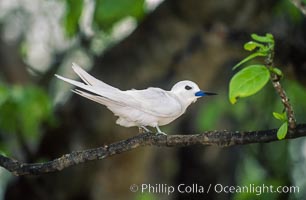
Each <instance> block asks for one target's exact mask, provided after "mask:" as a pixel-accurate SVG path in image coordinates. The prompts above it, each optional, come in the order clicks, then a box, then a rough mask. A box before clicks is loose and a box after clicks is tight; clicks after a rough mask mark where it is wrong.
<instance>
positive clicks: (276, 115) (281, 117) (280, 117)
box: [272, 112, 287, 121]
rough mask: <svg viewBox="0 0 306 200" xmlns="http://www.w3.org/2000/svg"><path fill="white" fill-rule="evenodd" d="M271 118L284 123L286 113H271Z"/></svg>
mask: <svg viewBox="0 0 306 200" xmlns="http://www.w3.org/2000/svg"><path fill="white" fill-rule="evenodd" d="M272 114H273V117H274V118H275V119H278V120H281V121H286V120H287V117H286V113H285V112H284V113H278V112H273V113H272Z"/></svg>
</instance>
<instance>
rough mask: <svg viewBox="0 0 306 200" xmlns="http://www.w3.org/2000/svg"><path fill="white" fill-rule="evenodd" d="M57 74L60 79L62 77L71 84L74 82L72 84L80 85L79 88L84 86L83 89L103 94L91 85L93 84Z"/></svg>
mask: <svg viewBox="0 0 306 200" xmlns="http://www.w3.org/2000/svg"><path fill="white" fill-rule="evenodd" d="M55 76H56V77H57V78H59V79H62V80H63V81H65V82H67V83H70V84H72V85H75V86H77V87H79V88H82V89H84V90H87V91H89V92H92V93H94V94H97V95H101V94H99V91H97V90H96V89H95V88H94V87H93V86H91V85H85V84H84V83H81V82H79V81H75V80H71V79H69V78H65V77H62V76H60V75H57V74H55Z"/></svg>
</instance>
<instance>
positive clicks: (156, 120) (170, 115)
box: [55, 63, 216, 135]
mask: <svg viewBox="0 0 306 200" xmlns="http://www.w3.org/2000/svg"><path fill="white" fill-rule="evenodd" d="M72 69H73V71H74V72H75V73H76V74H77V75H78V76H79V77H80V79H81V80H82V81H83V82H79V81H75V80H72V79H68V78H65V77H63V76H60V75H57V74H55V76H56V77H57V78H59V79H61V80H63V81H65V82H67V83H69V84H72V85H74V86H76V87H77V88H76V89H73V90H72V91H73V92H74V93H76V94H78V95H81V96H83V97H85V98H87V99H90V100H92V101H95V102H97V103H99V104H102V105H104V106H106V107H107V108H108V109H109V110H110V111H112V112H113V114H114V115H115V116H117V117H118V119H117V121H116V123H117V124H118V125H121V126H124V127H138V128H139V129H143V130H145V131H146V132H151V131H150V130H149V129H148V128H147V127H148V126H149V127H153V128H156V129H157V133H156V134H162V135H166V133H164V132H162V131H161V129H160V126H164V125H167V124H169V123H171V122H172V121H174V120H175V119H177V118H178V117H180V116H181V115H182V114H184V113H185V111H186V109H187V108H188V107H189V105H190V104H192V103H195V102H196V101H197V99H198V98H200V97H203V96H209V95H216V93H213V92H204V91H202V90H200V88H199V86H198V85H197V84H196V83H194V82H192V81H189V80H183V81H179V82H177V83H176V84H175V85H174V86H173V87H172V88H171V90H170V91H167V90H163V89H161V88H157V87H149V88H147V89H142V90H136V89H131V90H125V91H123V90H120V89H118V88H116V87H113V86H111V85H109V84H106V83H104V82H103V81H100V80H98V79H96V78H95V77H93V76H92V75H90V74H89V73H87V72H86V71H85V70H84V69H82V68H81V67H80V66H79V65H77V64H75V63H73V64H72Z"/></svg>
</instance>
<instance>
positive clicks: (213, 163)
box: [0, 0, 306, 200]
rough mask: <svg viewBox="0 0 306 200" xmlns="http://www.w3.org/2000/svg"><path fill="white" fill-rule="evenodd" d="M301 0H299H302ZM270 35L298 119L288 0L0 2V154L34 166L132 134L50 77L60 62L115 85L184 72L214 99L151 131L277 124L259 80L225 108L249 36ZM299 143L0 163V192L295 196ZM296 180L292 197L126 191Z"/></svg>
mask: <svg viewBox="0 0 306 200" xmlns="http://www.w3.org/2000/svg"><path fill="white" fill-rule="evenodd" d="M303 2H304V3H306V2H305V0H304V1H303ZM267 32H270V33H272V34H273V35H274V36H275V39H276V55H275V57H276V58H275V59H276V65H277V66H278V67H279V68H281V69H282V70H283V72H284V74H285V79H284V80H283V81H282V84H283V86H284V88H285V89H286V92H287V94H288V96H289V97H290V101H291V102H292V105H293V107H294V110H295V114H296V119H297V122H298V123H303V122H306V115H305V111H306V101H305V100H306V90H305V86H306V79H305V74H306V73H305V72H306V59H305V52H306V20H305V16H304V15H302V14H301V12H300V11H299V10H298V9H297V8H296V7H295V6H294V5H293V4H292V3H291V2H290V1H289V0H278V1H277V0H259V1H258V0H250V1H242V0H230V1H219V0H218V1H214V0H208V1H202V0H190V1H187V0H164V1H163V0H116V1H113V0H48V1H46V0H26V1H24V0H1V1H0V152H1V154H3V155H7V156H10V157H13V158H16V159H18V160H21V161H24V162H42V161H47V160H50V159H54V158H57V157H59V156H61V155H62V154H65V153H69V152H71V151H74V150H82V149H87V148H94V147H98V146H101V145H104V144H109V143H112V142H115V141H118V140H123V139H126V138H129V137H131V136H133V135H136V134H138V129H137V128H124V127H120V126H117V125H116V124H115V120H116V118H115V117H114V116H113V114H112V113H111V112H109V111H108V110H107V109H106V108H104V107H103V106H101V105H98V104H96V103H94V102H90V101H89V100H86V99H84V98H82V97H79V96H77V95H73V94H72V93H71V92H70V89H71V87H70V85H68V84H65V83H63V82H62V81H60V80H57V79H55V77H54V74H55V73H57V74H61V75H63V76H67V77H70V78H76V76H75V75H74V74H73V72H72V70H71V63H72V62H75V63H78V64H79V65H80V66H82V67H84V68H85V69H86V70H88V71H89V72H90V73H91V74H92V75H94V76H95V77H97V78H98V79H101V80H103V81H105V82H106V83H109V84H111V85H114V86H116V87H118V88H120V89H130V88H137V89H142V88H146V87H148V86H155V87H162V88H164V89H170V88H171V87H172V85H173V84H174V83H176V82H177V81H179V80H184V79H189V80H193V81H195V82H197V83H198V85H199V86H200V87H201V88H202V89H203V90H207V91H214V92H217V93H218V94H219V95H218V96H214V97H207V98H204V99H201V100H199V101H197V103H196V104H194V105H192V106H191V107H190V108H189V109H188V111H187V113H186V114H185V115H184V116H182V117H181V118H180V119H178V120H176V121H175V122H173V123H171V124H170V125H167V126H164V127H162V130H163V131H165V132H166V133H168V134H196V133H201V132H202V131H205V130H223V129H227V130H262V129H270V128H276V127H279V125H280V124H279V122H278V121H277V120H275V119H274V118H273V116H272V112H273V111H277V112H282V110H283V107H282V104H281V102H280V99H279V98H278V96H277V94H276V93H275V91H274V89H273V88H272V86H271V85H269V84H268V86H266V87H265V88H264V90H263V91H261V92H260V93H258V94H256V95H255V96H252V97H250V98H248V99H241V100H239V101H238V103H237V104H236V105H231V104H230V103H229V101H228V85H229V80H230V78H231V77H232V76H233V74H234V72H233V71H232V67H233V66H234V65H235V64H236V63H237V62H238V61H239V60H241V59H242V58H243V57H245V56H246V53H245V52H244V51H243V48H242V45H243V44H244V43H245V42H247V41H248V40H249V39H250V37H249V35H250V34H251V33H258V34H264V33H267ZM305 158H306V140H305V139H304V138H298V139H294V140H290V141H289V140H286V141H278V142H273V143H268V144H252V145H245V146H235V147H229V148H219V147H203V146H193V147H184V148H179V147H178V148H158V147H142V148H138V149H136V150H133V151H131V152H127V153H124V154H122V155H116V156H114V157H111V158H108V159H105V160H102V161H94V162H91V163H86V164H82V165H79V166H76V167H72V168H68V169H65V170H64V171H62V172H58V173H54V174H48V175H41V176H34V177H33V176H31V177H14V176H12V175H11V174H10V173H9V172H7V171H6V170H5V169H3V168H0V199H56V200H57V199H93V200H95V199H132V200H151V199H152V200H153V199H203V198H205V199H238V200H241V199H303V197H305V195H306V190H305V188H306V179H305V176H306V159H305ZM145 183H146V184H152V185H156V184H167V185H173V186H175V187H176V186H178V185H179V184H181V183H184V184H186V185H192V184H193V183H196V184H198V185H202V186H204V187H207V186H208V185H209V184H212V185H216V184H223V185H224V186H225V185H234V186H237V185H238V186H247V185H250V184H254V185H262V184H265V185H273V186H298V187H299V192H298V193H297V192H296V193H293V192H292V193H289V192H288V193H264V194H261V195H256V194H255V193H221V194H218V193H216V192H213V191H212V192H210V193H209V194H191V193H178V192H175V193H174V194H171V195H167V194H165V193H149V192H145V193H141V192H136V193H133V192H131V191H130V190H129V188H130V186H131V185H133V184H138V185H141V184H145Z"/></svg>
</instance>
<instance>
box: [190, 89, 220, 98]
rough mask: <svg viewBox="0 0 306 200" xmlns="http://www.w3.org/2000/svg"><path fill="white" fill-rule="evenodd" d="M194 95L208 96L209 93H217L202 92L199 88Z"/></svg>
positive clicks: (211, 93) (210, 93)
mask: <svg viewBox="0 0 306 200" xmlns="http://www.w3.org/2000/svg"><path fill="white" fill-rule="evenodd" d="M194 95H195V96H197V97H204V96H209V95H217V93H213V92H204V91H202V90H200V91H198V92H196V93H195V94H194Z"/></svg>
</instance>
